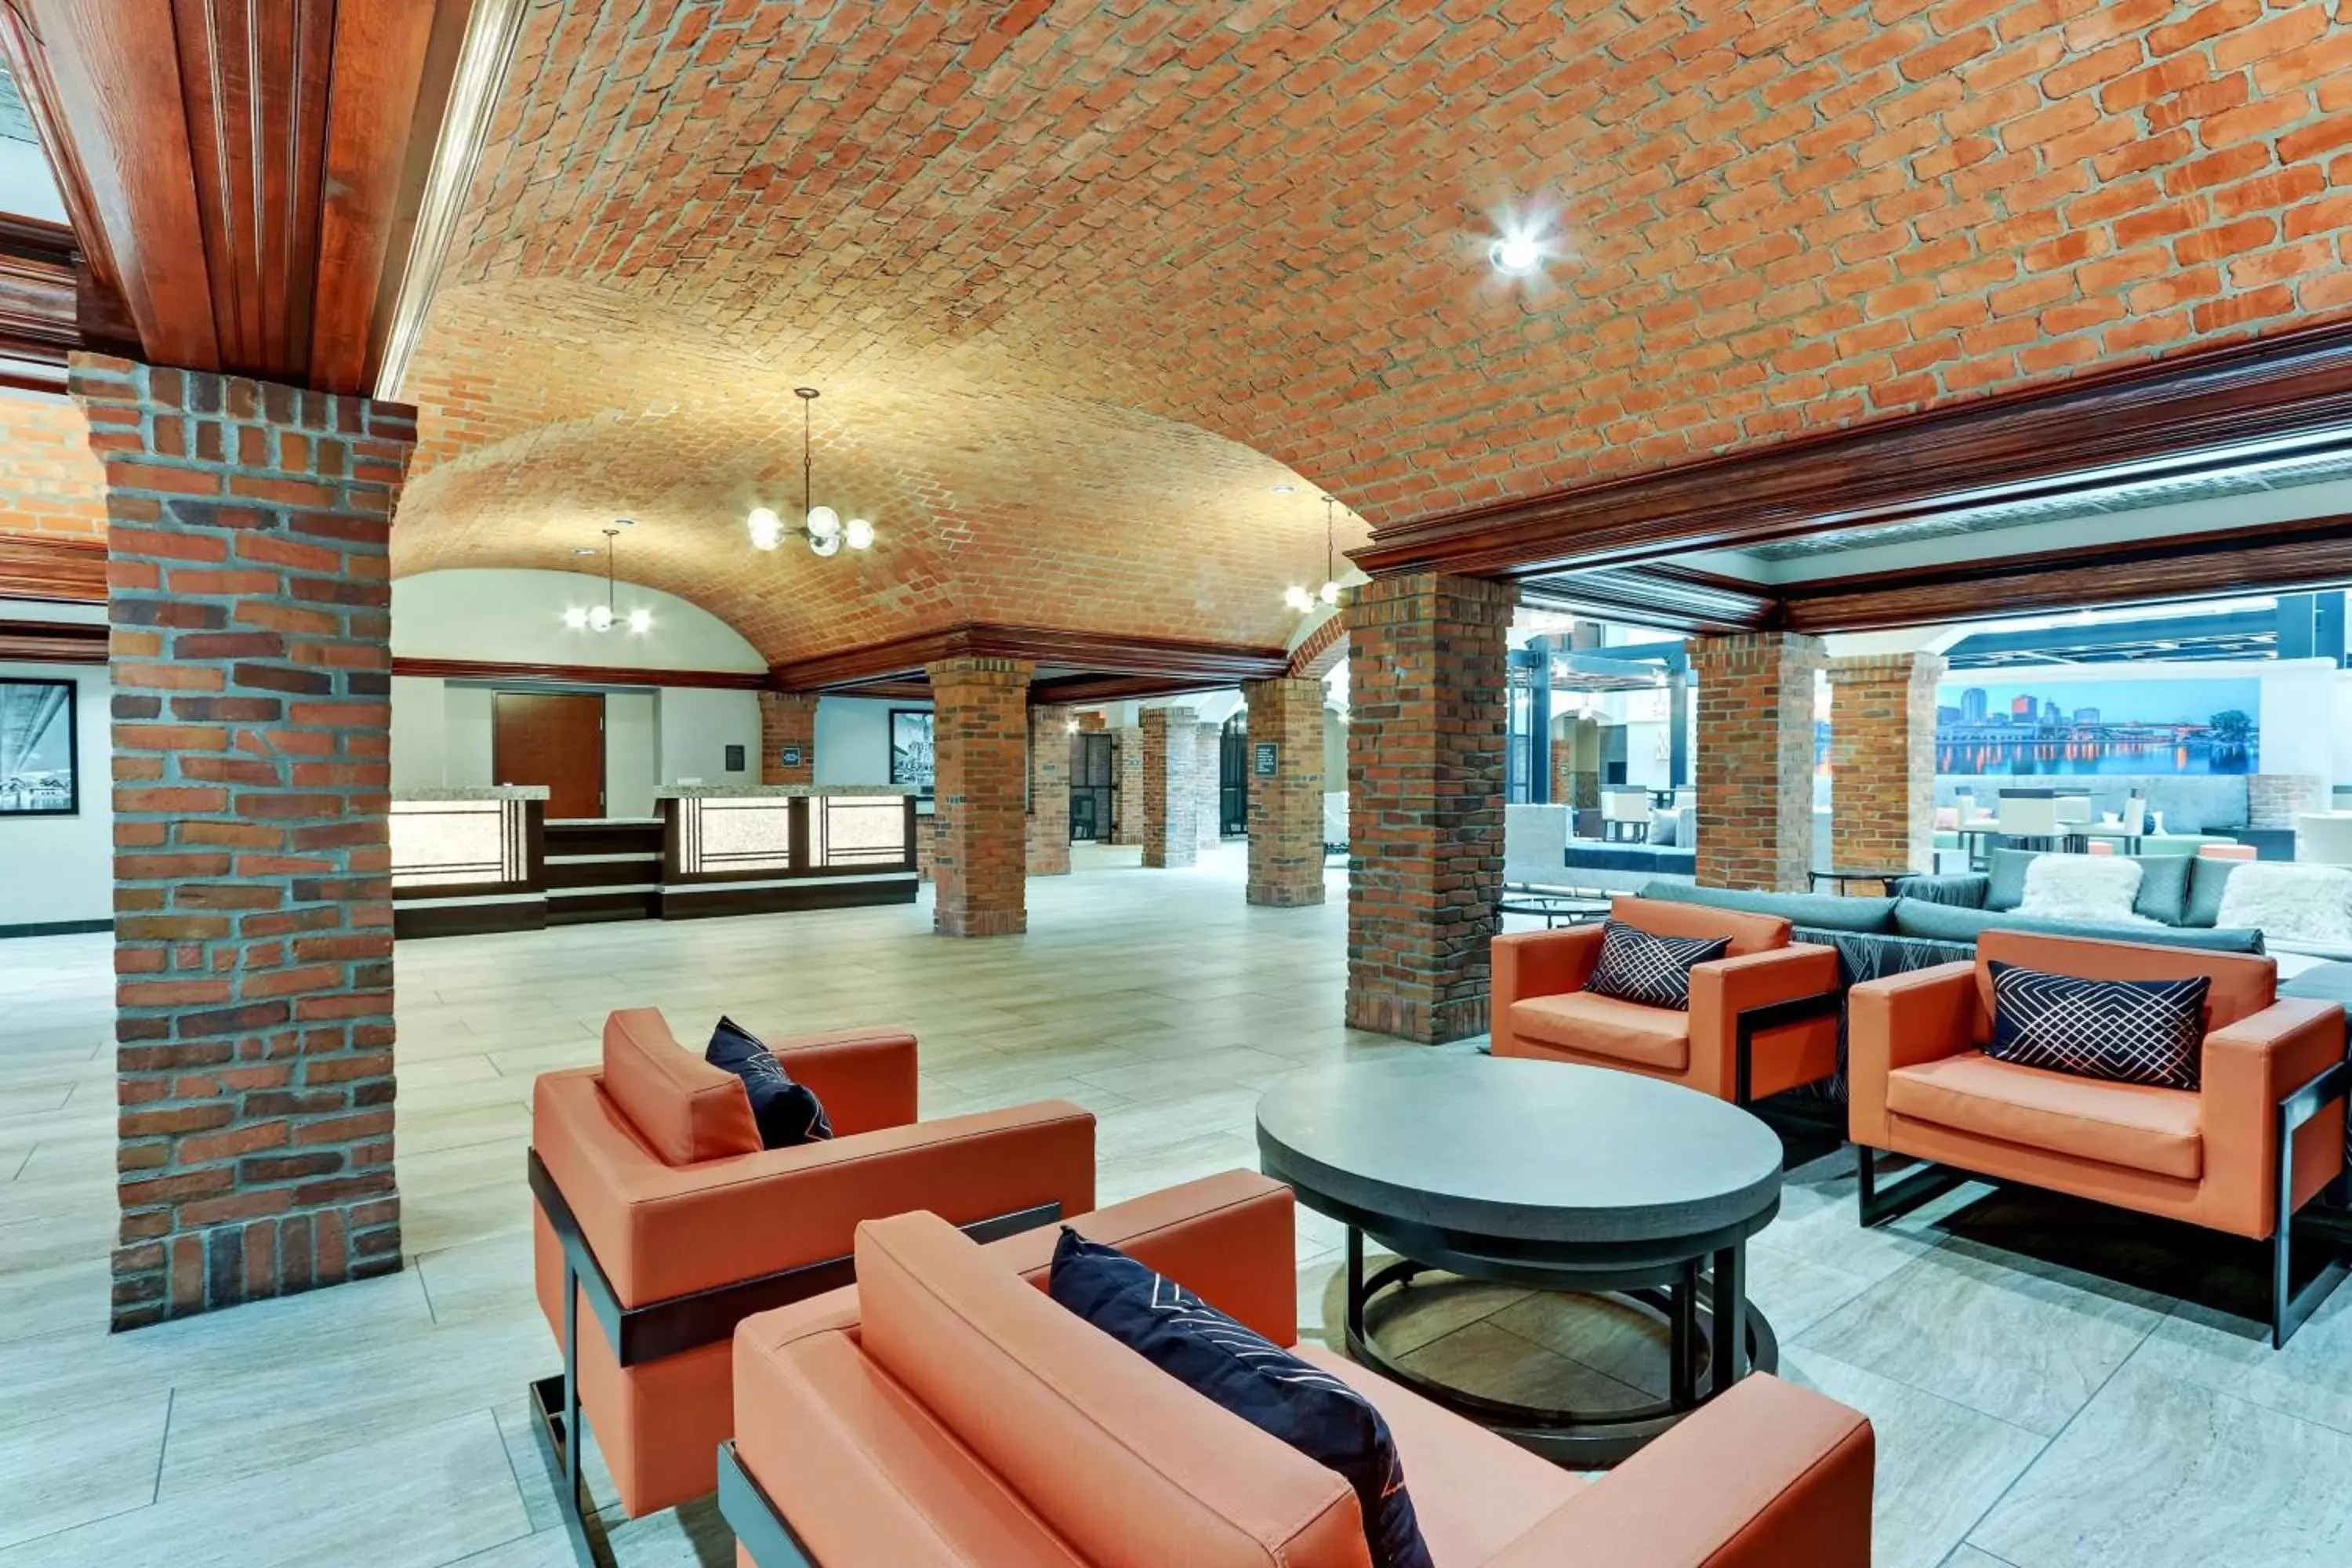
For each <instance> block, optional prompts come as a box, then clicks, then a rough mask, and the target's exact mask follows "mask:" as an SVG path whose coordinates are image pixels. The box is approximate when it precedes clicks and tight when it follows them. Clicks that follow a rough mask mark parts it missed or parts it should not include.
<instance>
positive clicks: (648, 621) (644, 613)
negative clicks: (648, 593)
mask: <svg viewBox="0 0 2352 1568" xmlns="http://www.w3.org/2000/svg"><path fill="white" fill-rule="evenodd" d="M653 629H654V613H653V612H652V611H651V610H631V611H630V612H629V635H630V636H632V637H643V636H645V635H646V633H647V632H649V631H651V630H653Z"/></svg>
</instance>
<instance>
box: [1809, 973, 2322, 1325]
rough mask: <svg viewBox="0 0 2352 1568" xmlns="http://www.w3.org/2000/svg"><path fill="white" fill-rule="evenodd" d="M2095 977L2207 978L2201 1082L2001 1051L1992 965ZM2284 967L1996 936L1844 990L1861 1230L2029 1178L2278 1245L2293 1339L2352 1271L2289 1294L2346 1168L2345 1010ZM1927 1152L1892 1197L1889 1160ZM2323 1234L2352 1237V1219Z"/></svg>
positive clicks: (2276, 1317) (2277, 1272)
mask: <svg viewBox="0 0 2352 1568" xmlns="http://www.w3.org/2000/svg"><path fill="white" fill-rule="evenodd" d="M1992 963H2017V964H2022V965H2025V966H2026V967H2028V968H2032V969H2038V970H2042V971H2044V972H2046V973H2058V974H2073V975H2080V976H2082V977H2084V978H2085V979H2094V980H2185V979H2189V978H2192V977H2194V976H2197V975H2200V974H2201V975H2204V976H2205V977H2207V979H2209V980H2210V982H2211V988H2210V991H2209V992H2208V994H2207V1000H2206V1015H2207V1025H2206V1027H2207V1031H2208V1032H2207V1034H2206V1037H2205V1050H2204V1058H2203V1072H2202V1081H2201V1085H2200V1088H2199V1089H2196V1090H2194V1091H2190V1090H2183V1089H2161V1088H2157V1087H2154V1086H2151V1085H2146V1084H2129V1083H2109V1082H2105V1081H2103V1080H2100V1079H2090V1078H2081V1077H2077V1076H2075V1075H2074V1074H2071V1073H2061V1072H2052V1071H2047V1070H2044V1069H2042V1068H2031V1067H2021V1066H2019V1065H2017V1064H2015V1063H2012V1062H2005V1061H1999V1060H1996V1059H1994V1058H1991V1057H1989V1056H1987V1055H1986V1054H1985V1053H1984V1050H1983V1047H1984V1044H1985V1042H1986V1041H1987V1040H1989V1039H1990V1038H1991V1035H1992V979H1991V973H1990V967H1989V966H1990V964H1992ZM2277 978H2278V972H2277V967H2276V965H2275V964H2274V963H2273V962H2272V961H2271V960H2270V959H2267V958H2260V957H2252V956H2249V955H2247V954H2243V953H2224V952H2200V951H2199V950H2196V949H2193V948H2179V947H2157V946H2148V945H2142V944H2140V943H2137V942H2101V941H2094V940H2090V939H2087V938H2081V937H2060V936H2034V935H2029V934H2027V933H2025V932H2022V931H1987V932H1986V933H1985V934H1984V935H1983V936H1982V937H1981V938H1980V939H1979V941H1978V944H1977V956H1976V959H1975V961H1974V962H1973V963H1948V964H1942V965H1939V966H1937V967H1936V968H1933V969H1921V970H1915V971H1913V972H1912V973H1908V974H1897V975H1892V976H1889V977H1888V978H1886V979H1885V980H1874V981H1868V982H1865V983H1864V984H1859V985H1856V986H1854V987H1853V990H1852V991H1850V992H1848V993H1847V1001H1846V1006H1847V1055H1848V1062H1847V1068H1846V1075H1847V1090H1848V1100H1847V1106H1848V1116H1849V1130H1850V1131H1851V1134H1852V1136H1853V1142H1854V1143H1855V1144H1856V1145H1857V1149H1856V1155H1857V1158H1858V1160H1859V1163H1860V1176H1861V1186H1860V1193H1861V1206H1862V1223H1863V1224H1864V1225H1878V1224H1881V1223H1884V1222H1885V1221H1886V1220H1888V1219H1891V1218H1893V1217H1894V1216H1895V1215H1899V1214H1902V1213H1905V1212H1906V1211H1907V1210H1910V1209H1912V1208H1916V1207H1917V1206H1918V1205H1920V1204H1922V1203H1924V1202H1926V1201H1927V1199H1929V1198H1931V1197H1933V1196H1935V1195H1936V1194H1938V1193H1940V1192H1943V1191H1945V1190H1947V1189H1948V1188H1950V1187H1952V1186H1955V1185H1957V1184H1958V1183H1960V1182H1961V1181H1964V1180H1966V1179H1968V1177H1969V1176H1970V1175H1977V1176H1984V1177H1990V1178H1991V1179H1994V1180H1998V1181H2012V1182H2021V1183H2024V1184H2029V1185H2032V1186H2038V1187H2048V1188H2051V1189H2053V1190H2054V1191H2057V1192H2062V1193H2070V1194H2074V1196H2076V1197H2081V1198H2089V1199H2091V1200H2093V1201H2094V1202H2097V1203H2105V1204H2113V1205H2116V1206H2118V1207H2121V1208H2128V1209H2135V1210H2137V1211H2138V1212H2140V1213H2142V1214H2151V1215H2163V1216H2164V1217H2166V1218H2168V1219H2177V1220H2185V1221H2187V1222H2188V1223H2189V1224H2190V1225H2199V1226H2206V1227H2208V1228H2210V1229H2213V1230H2221V1231H2227V1232H2229V1233H2230V1234H2231V1235H2233V1236H2242V1237H2249V1238H2251V1239H2253V1240H2258V1241H2260V1240H2267V1241H2269V1242H2270V1243H2271V1249H2272V1302H2271V1337H2272V1342H2273V1344H2274V1345H2276V1344H2284V1343H2285V1342H2286V1340H2287V1338H2288V1336H2289V1335H2291V1334H2293V1333H2294V1331H2295V1329H2296V1328H2297V1327H2299V1326H2300V1325H2301V1324H2302V1322H2303V1321H2304V1320H2305V1319H2306V1318H2308V1317H2309V1316H2310V1315H2311V1313H2312V1311H2313V1310H2315V1309H2316V1308H2317V1307H2318V1305H2319V1303H2320V1301H2321V1300H2324V1299H2325V1298H2326V1293H2327V1291H2328V1290H2330V1289H2333V1288H2334V1287H2335V1285H2336V1282H2337V1280H2339V1279H2341V1278H2342V1276H2343V1274H2344V1272H2345V1269H2344V1267H2343V1265H2342V1264H2341V1263H2340V1262H2337V1263H2332V1264H2330V1265H2329V1267H2328V1268H2326V1269H2325V1270H2323V1272H2322V1274H2321V1276H2320V1277H2319V1278H2318V1279H2315V1280H2314V1281H2312V1282H2311V1283H2310V1284H2309V1285H2308V1286H2307V1287H2306V1288H2305V1289H2304V1290H2302V1291H2300V1292H2296V1291H2294V1290H2293V1289H2291V1285H2290V1281H2289V1279H2288V1277H2287V1271H2286V1267H2287V1254H2288V1244H2289V1241H2290V1239H2291V1238H2292V1235H2293V1232H2294V1230H2295V1229H2296V1228H2298V1226H2297V1222H2296V1220H2295V1218H2294V1216H2295V1214H2296V1211H2297V1210H2298V1209H2302V1208H2303V1207H2304V1205H2306V1204H2307V1203H2309V1202H2310V1200H2311V1199H2312V1198H2314V1197H2315V1196H2317V1195H2318V1194H2320V1193H2321V1192H2323V1191H2324V1190H2325V1189H2326V1188H2327V1187H2329V1186H2330V1184H2335V1183H2336V1182H2337V1181H2338V1179H2339V1178H2340V1177H2341V1175H2342V1173H2343V1171H2344V1100H2345V1093H2346V1089H2347V1087H2352V1066H2348V1065H2347V1062H2346V1060H2345V1027H2344V1009H2343V1007H2342V1006H2340V1005H2337V1004H2336V1003H2333V1002H2315V1001H2305V1000H2302V999H2300V998H2293V997H2290V998H2287V999H2285V1000H2284V1001H2282V1000H2280V999H2278V995H2277ZM1881 1150H1884V1151H1885V1152H1890V1153H1895V1154H1904V1155H1908V1156H1910V1157H1912V1158H1914V1159H1916V1160H1921V1161H1926V1162H1929V1163H1928V1164H1927V1166H1925V1167H1924V1168H1922V1169H1919V1170H1916V1171H1913V1172H1911V1173H1908V1174H1906V1175H1905V1176H1904V1177H1903V1178H1902V1179H1901V1180H1900V1181H1898V1182H1895V1183H1894V1184H1889V1185H1886V1186H1885V1187H1883V1188H1882V1186H1881V1184H1880V1180H1879V1176H1880V1173H1879V1171H1878V1169H1877V1159H1876V1153H1877V1152H1878V1151H1881ZM2305 1218H2306V1219H2307V1220H2308V1221H2310V1222H2311V1224H2310V1228H2312V1229H2314V1230H2315V1231H2318V1232H2319V1233H2321V1234H2322V1235H2323V1236H2326V1237H2329V1238H2331V1239H2333V1240H2335V1241H2336V1242H2339V1243H2340V1242H2344V1241H2347V1240H2352V1230H2347V1227H2345V1226H2342V1224H2341V1223H2340V1216H2336V1215H2306V1216H2305Z"/></svg>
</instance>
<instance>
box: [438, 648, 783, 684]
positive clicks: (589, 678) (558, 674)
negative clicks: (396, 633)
mask: <svg viewBox="0 0 2352 1568" xmlns="http://www.w3.org/2000/svg"><path fill="white" fill-rule="evenodd" d="M392 673H393V674H394V675H397V676H417V677H422V678H425V679H436V680H514V681H534V682H555V683H559V684H564V685H572V686H692V687H702V688H709V689H718V690H725V691H759V690H762V689H765V688H766V687H767V684H768V678H767V677H766V676H765V675H762V674H761V673H759V672H757V671H749V672H747V671H744V670H740V669H648V668H641V667H638V666H635V665H611V664H530V663H515V662H509V661H502V660H494V659H481V658H409V657H407V656H405V655H395V656H394V658H393V661H392Z"/></svg>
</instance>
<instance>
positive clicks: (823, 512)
mask: <svg viewBox="0 0 2352 1568" xmlns="http://www.w3.org/2000/svg"><path fill="white" fill-rule="evenodd" d="M793 396H794V397H797V398H799V399H800V400H801V518H802V522H801V525H800V526H799V527H798V528H787V527H785V526H784V520H783V519H782V518H781V517H778V516H777V515H776V513H775V510H774V509H773V508H772V507H764V506H755V507H753V508H752V509H751V516H750V518H748V519H747V520H746V521H748V522H749V523H750V524H751V544H752V547H753V548H754V549H758V550H773V549H775V548H776V547H777V546H779V545H781V544H782V543H783V542H784V535H785V534H787V533H797V534H799V535H800V536H801V537H802V538H803V539H805V540H807V541H808V547H809V548H810V549H811V550H813V551H814V552H816V553H817V554H819V555H832V554H834V553H835V552H838V551H839V550H840V549H841V547H842V546H843V545H845V544H846V545H848V546H849V548H851V549H852V550H866V549H869V548H871V547H872V545H873V543H874V525H873V524H872V523H870V522H868V521H866V520H865V519H864V518H862V517H853V518H851V519H850V520H849V521H847V522H846V523H845V522H843V521H841V514H840V513H839V512H837V511H835V510H833V508H831V507H829V506H812V505H810V504H809V501H810V498H811V493H812V492H813V490H814V488H815V486H814V475H815V458H814V456H813V448H812V447H811V446H810V442H809V405H811V404H813V403H814V402H815V401H816V398H817V391H816V388H815V387H814V386H795V387H793Z"/></svg>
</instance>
